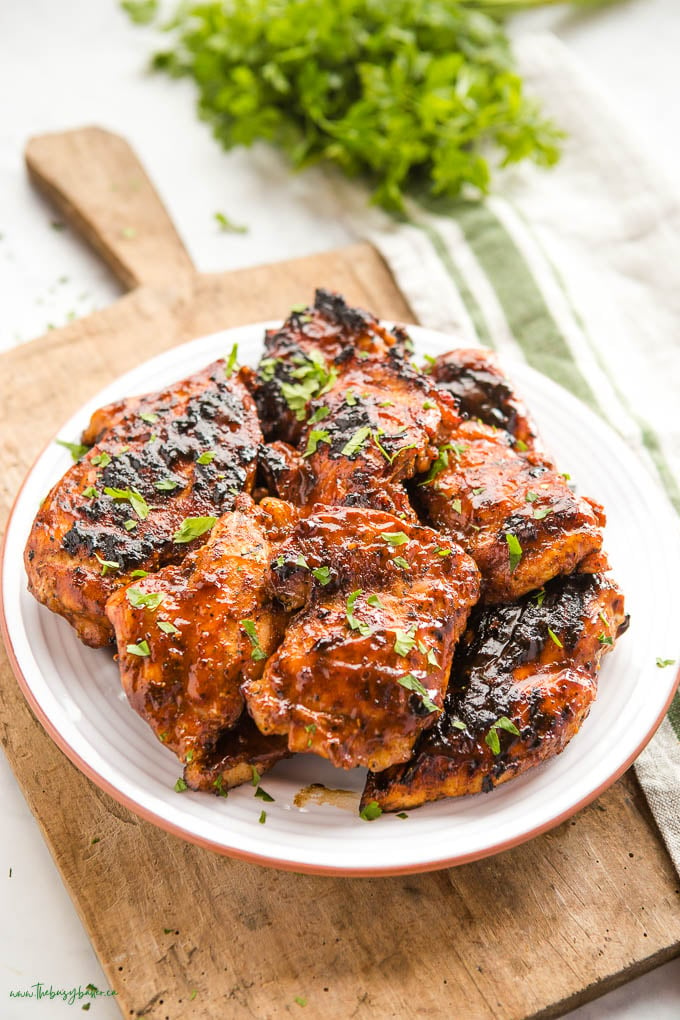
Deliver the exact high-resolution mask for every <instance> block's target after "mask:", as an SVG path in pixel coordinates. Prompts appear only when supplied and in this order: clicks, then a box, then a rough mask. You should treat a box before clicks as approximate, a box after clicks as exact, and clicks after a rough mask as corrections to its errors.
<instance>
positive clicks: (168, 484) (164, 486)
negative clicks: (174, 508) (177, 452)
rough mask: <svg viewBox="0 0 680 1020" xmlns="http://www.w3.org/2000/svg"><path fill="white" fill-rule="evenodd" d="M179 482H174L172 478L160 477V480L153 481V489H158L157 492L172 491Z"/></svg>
mask: <svg viewBox="0 0 680 1020" xmlns="http://www.w3.org/2000/svg"><path fill="white" fill-rule="evenodd" d="M178 485H179V482H176V481H175V480H174V478H161V480H160V482H154V483H153V487H154V489H158V491H159V492H172V490H173V489H176V488H177V486H178Z"/></svg>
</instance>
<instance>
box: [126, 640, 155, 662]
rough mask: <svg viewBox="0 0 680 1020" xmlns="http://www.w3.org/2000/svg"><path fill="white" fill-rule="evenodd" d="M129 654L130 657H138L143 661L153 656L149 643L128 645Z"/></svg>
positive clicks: (140, 642) (139, 642) (142, 642)
mask: <svg viewBox="0 0 680 1020" xmlns="http://www.w3.org/2000/svg"><path fill="white" fill-rule="evenodd" d="M127 652H128V654H129V655H138V656H139V657H140V658H142V659H144V658H146V656H147V655H151V649H150V648H149V642H148V641H138V642H137V644H136V645H128V646H127Z"/></svg>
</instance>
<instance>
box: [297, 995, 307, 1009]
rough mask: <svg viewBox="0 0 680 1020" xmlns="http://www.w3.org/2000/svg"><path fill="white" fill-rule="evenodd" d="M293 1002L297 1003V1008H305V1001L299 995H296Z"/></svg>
mask: <svg viewBox="0 0 680 1020" xmlns="http://www.w3.org/2000/svg"><path fill="white" fill-rule="evenodd" d="M295 1002H297V1004H298V1006H306V1005H307V1000H306V999H304V998H303V997H302V996H301V995H296V996H295Z"/></svg>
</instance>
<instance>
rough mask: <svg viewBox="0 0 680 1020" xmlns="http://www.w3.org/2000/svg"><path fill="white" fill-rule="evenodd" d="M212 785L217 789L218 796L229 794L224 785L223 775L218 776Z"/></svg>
mask: <svg viewBox="0 0 680 1020" xmlns="http://www.w3.org/2000/svg"><path fill="white" fill-rule="evenodd" d="M213 786H214V787H215V789H216V790H217V795H218V797H228V796H229V790H228V789H227V787H226V786H225V785H224V777H223V776H218V777H217V779H216V780H215V782H214V783H213Z"/></svg>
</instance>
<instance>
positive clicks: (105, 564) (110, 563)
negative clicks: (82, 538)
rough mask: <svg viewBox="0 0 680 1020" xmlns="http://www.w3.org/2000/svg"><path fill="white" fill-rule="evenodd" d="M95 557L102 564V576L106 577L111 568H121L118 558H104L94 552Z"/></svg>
mask: <svg viewBox="0 0 680 1020" xmlns="http://www.w3.org/2000/svg"><path fill="white" fill-rule="evenodd" d="M94 556H95V559H96V560H97V561H98V562H99V563H100V564H101V568H102V577H106V575H107V574H108V572H109V570H120V563H119V562H118V561H117V560H103V559H102V558H101V556H99V555H98V554H97V553H95V554H94Z"/></svg>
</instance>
